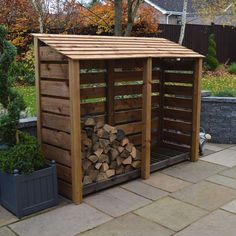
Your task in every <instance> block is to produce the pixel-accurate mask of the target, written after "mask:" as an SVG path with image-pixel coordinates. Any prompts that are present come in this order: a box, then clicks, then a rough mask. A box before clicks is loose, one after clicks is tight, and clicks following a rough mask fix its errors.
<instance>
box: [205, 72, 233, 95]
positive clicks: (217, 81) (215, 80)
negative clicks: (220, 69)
mask: <svg viewBox="0 0 236 236" xmlns="http://www.w3.org/2000/svg"><path fill="white" fill-rule="evenodd" d="M202 89H203V90H209V91H211V93H212V96H216V95H217V94H218V93H219V92H224V91H231V93H232V94H233V96H234V97H236V75H230V74H226V75H223V76H212V75H205V76H204V77H203V80H202Z"/></svg>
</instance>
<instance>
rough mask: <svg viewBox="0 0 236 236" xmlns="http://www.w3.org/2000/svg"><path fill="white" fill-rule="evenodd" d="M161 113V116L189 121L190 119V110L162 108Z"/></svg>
mask: <svg viewBox="0 0 236 236" xmlns="http://www.w3.org/2000/svg"><path fill="white" fill-rule="evenodd" d="M163 115H164V116H163V118H170V119H175V120H182V121H189V122H191V121H192V112H190V111H184V110H177V109H169V108H168V109H167V108H164V114H163Z"/></svg>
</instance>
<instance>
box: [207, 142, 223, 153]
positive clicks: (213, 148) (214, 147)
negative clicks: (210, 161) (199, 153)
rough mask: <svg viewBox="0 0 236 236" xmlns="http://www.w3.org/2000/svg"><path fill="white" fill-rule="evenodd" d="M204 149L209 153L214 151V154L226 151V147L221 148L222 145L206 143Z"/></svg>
mask: <svg viewBox="0 0 236 236" xmlns="http://www.w3.org/2000/svg"><path fill="white" fill-rule="evenodd" d="M205 148H206V149H209V150H211V151H214V152H219V151H222V150H224V149H226V147H223V146H222V145H218V144H215V143H206V144H205Z"/></svg>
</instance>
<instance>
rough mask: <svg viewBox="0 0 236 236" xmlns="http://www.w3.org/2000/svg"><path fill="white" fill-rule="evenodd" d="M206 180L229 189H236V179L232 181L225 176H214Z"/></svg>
mask: <svg viewBox="0 0 236 236" xmlns="http://www.w3.org/2000/svg"><path fill="white" fill-rule="evenodd" d="M206 180H207V181H210V182H212V183H215V184H220V185H224V186H226V187H229V188H233V189H236V179H232V178H229V177H226V176H223V175H213V176H211V177H209V178H207V179H206Z"/></svg>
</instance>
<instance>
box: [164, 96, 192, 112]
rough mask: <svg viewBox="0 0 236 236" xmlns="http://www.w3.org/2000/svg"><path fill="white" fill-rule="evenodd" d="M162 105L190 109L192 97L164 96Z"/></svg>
mask: <svg viewBox="0 0 236 236" xmlns="http://www.w3.org/2000/svg"><path fill="white" fill-rule="evenodd" d="M164 106H168V107H177V108H186V109H192V99H187V98H172V97H164Z"/></svg>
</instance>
